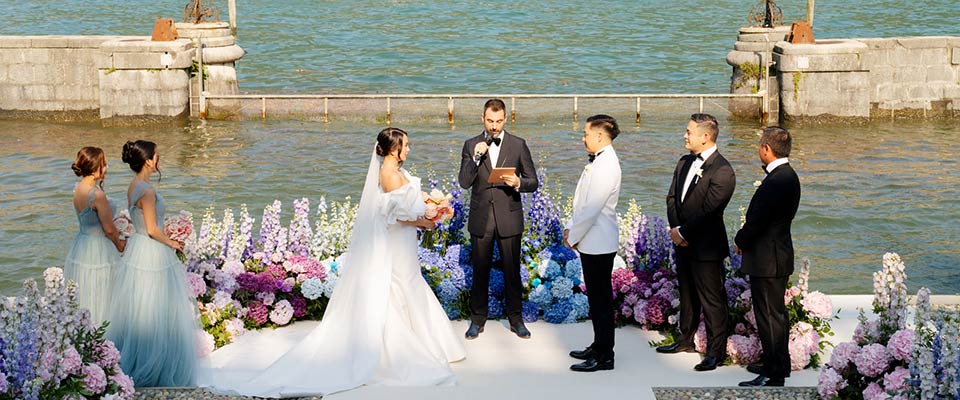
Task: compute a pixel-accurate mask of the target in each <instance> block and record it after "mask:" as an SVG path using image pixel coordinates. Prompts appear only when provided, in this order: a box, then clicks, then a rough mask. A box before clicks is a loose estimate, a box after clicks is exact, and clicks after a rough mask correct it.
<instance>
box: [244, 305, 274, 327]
mask: <svg viewBox="0 0 960 400" xmlns="http://www.w3.org/2000/svg"><path fill="white" fill-rule="evenodd" d="M269 317H270V310H268V309H267V306H266V305H264V304H263V303H261V302H260V301H258V300H254V301H251V302H250V303H249V304H247V319H248V320H250V321H252V322H253V323H254V324H257V325H263V324H265V323H267V320H268V319H269Z"/></svg>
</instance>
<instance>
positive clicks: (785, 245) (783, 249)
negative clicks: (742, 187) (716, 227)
mask: <svg viewBox="0 0 960 400" xmlns="http://www.w3.org/2000/svg"><path fill="white" fill-rule="evenodd" d="M799 206H800V178H799V177H798V176H797V173H796V171H794V170H793V167H791V166H790V164H789V163H788V164H783V165H780V166H778V167H777V168H775V169H774V170H773V171H770V173H769V174H768V175H767V177H766V178H764V179H763V182H762V183H761V184H760V187H758V188H757V191H756V192H755V193H754V194H753V199H751V200H750V208H748V209H747V221H746V223H744V224H743V227H742V228H740V231H739V232H737V236H736V238H734V241H735V242H736V243H737V247H739V248H740V250H741V251H742V253H743V259H742V263H741V266H740V269H741V270H743V272H744V273H747V274H749V275H751V276H757V277H762V278H782V277H786V276H790V274H792V273H793V238H792V237H791V235H790V225H791V223H792V222H793V217H794V216H795V215H797V208H798V207H799Z"/></svg>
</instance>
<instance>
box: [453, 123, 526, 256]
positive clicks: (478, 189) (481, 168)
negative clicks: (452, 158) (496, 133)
mask: <svg viewBox="0 0 960 400" xmlns="http://www.w3.org/2000/svg"><path fill="white" fill-rule="evenodd" d="M500 137H501V138H502V139H501V142H500V155H499V156H498V157H497V165H496V167H498V168H506V167H514V168H516V170H517V176H519V177H520V190H519V191H518V190H514V188H512V187H509V186H506V185H503V184H499V185H494V184H490V183H487V178H488V177H489V176H490V172H491V171H492V168H493V167H494V166H493V165H491V163H490V155H489V152H488V154H484V155H483V156H482V157H481V159H480V164H479V165H477V163H476V161H474V158H473V156H474V152H473V149H474V147H475V146H476V145H477V143H480V142H482V141H483V140H484V134H483V133H481V134H480V135H477V136H474V137H472V138H470V139H467V141H466V142H464V143H463V151H462V154H461V156H460V175H459V177H458V180H459V181H460V186H461V187H463V188H464V189H470V217H469V220H468V221H467V230H468V231H470V234H471V235H476V236H483V235H484V233H485V231H486V227H487V217H488V216H489V215H490V208H491V207H493V212H494V216H495V218H496V224H497V233H498V234H499V235H500V237H510V236H515V235H519V234H521V233H523V204H522V203H521V201H520V193H527V192H533V191H535V190H537V188H538V187H540V181H539V179H538V178H537V170H536V168H535V167H534V166H533V157H531V156H530V149H529V148H528V147H527V142H526V141H525V140H523V139H521V138H519V137H517V136H514V135H511V134H509V133H507V132H506V131H504V132H502V133H501V134H500Z"/></svg>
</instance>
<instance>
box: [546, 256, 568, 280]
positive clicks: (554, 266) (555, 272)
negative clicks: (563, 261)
mask: <svg viewBox="0 0 960 400" xmlns="http://www.w3.org/2000/svg"><path fill="white" fill-rule="evenodd" d="M562 273H563V268H561V267H560V264H559V263H557V262H556V261H553V260H550V262H549V263H547V269H546V271H545V272H544V274H543V277H544V278H547V279H550V280H553V279H556V278H557V277H559V276H560V275H561V274H562Z"/></svg>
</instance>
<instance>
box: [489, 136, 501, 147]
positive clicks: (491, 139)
mask: <svg viewBox="0 0 960 400" xmlns="http://www.w3.org/2000/svg"><path fill="white" fill-rule="evenodd" d="M501 139H502V138H501V137H499V136H487V146H489V145H490V143H496V144H497V146H499V145H500V140H501Z"/></svg>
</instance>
